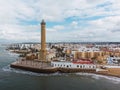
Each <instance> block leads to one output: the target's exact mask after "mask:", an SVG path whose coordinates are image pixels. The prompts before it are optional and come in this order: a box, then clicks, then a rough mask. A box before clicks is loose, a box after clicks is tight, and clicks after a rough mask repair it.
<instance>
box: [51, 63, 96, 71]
mask: <svg viewBox="0 0 120 90" xmlns="http://www.w3.org/2000/svg"><path fill="white" fill-rule="evenodd" d="M51 66H53V67H56V68H80V69H96V65H94V64H75V63H72V62H51Z"/></svg>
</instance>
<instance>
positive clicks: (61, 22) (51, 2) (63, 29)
mask: <svg viewBox="0 0 120 90" xmlns="http://www.w3.org/2000/svg"><path fill="white" fill-rule="evenodd" d="M0 6H1V8H0V12H1V13H0V41H2V42H3V41H4V40H6V41H15V42H17V41H20V42H22V41H23V42H24V41H40V24H39V22H40V21H41V19H43V18H44V19H45V20H46V21H47V25H48V24H49V25H48V26H47V38H48V41H52V40H54V41H57V40H60V41H62V40H63V41H64V40H65V41H68V40H71V41H75V40H80V41H84V40H85V41H90V40H91V41H101V40H103V41H105V40H106V41H119V38H120V36H119V28H120V27H119V26H120V25H119V23H120V7H119V6H120V3H119V0H71V1H70V0H59V1H56V0H29V1H26V0H0ZM51 23H52V24H51Z"/></svg>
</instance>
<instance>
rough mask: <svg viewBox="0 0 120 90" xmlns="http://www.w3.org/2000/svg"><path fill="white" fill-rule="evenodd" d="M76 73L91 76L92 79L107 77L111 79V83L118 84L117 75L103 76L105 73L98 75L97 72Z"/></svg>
mask: <svg viewBox="0 0 120 90" xmlns="http://www.w3.org/2000/svg"><path fill="white" fill-rule="evenodd" d="M76 75H82V76H83V75H84V76H92V78H94V79H98V80H99V79H101V78H103V79H107V80H110V81H112V82H113V83H116V84H119V83H120V78H118V77H113V76H105V75H98V74H93V73H76Z"/></svg>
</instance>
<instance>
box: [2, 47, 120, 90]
mask: <svg viewBox="0 0 120 90" xmlns="http://www.w3.org/2000/svg"><path fill="white" fill-rule="evenodd" d="M17 57H18V55H17V54H13V53H10V52H8V51H6V50H5V47H3V46H0V90H120V78H117V77H110V76H103V75H96V74H90V73H74V74H73V73H72V74H65V73H62V74H61V73H53V74H38V73H33V72H29V71H23V70H18V69H13V68H10V67H9V64H10V63H11V62H13V61H15V60H16V58H17Z"/></svg>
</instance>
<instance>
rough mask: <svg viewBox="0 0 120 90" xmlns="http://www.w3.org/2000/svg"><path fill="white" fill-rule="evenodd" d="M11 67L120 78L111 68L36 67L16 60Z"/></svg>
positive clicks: (38, 71) (42, 71)
mask: <svg viewBox="0 0 120 90" xmlns="http://www.w3.org/2000/svg"><path fill="white" fill-rule="evenodd" d="M10 67H12V68H16V69H21V70H25V71H31V72H36V73H43V74H50V73H56V72H60V73H79V72H83V73H93V74H97V75H104V76H113V77H118V78H120V74H115V73H110V72H109V70H108V71H99V72H96V70H95V69H75V68H74V69H71V68H54V67H40V68H36V67H28V66H23V65H18V64H16V62H14V63H12V64H10Z"/></svg>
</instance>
